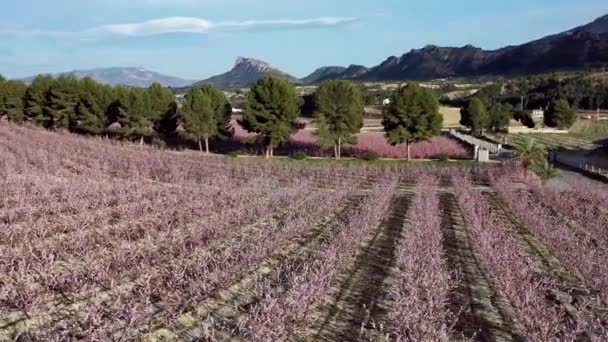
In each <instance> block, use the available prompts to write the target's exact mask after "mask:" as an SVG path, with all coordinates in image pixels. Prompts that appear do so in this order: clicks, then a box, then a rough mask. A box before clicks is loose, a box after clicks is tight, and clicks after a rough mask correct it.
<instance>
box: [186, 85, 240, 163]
mask: <svg viewBox="0 0 608 342" xmlns="http://www.w3.org/2000/svg"><path fill="white" fill-rule="evenodd" d="M231 113H232V108H231V107H230V104H229V103H228V100H227V99H226V96H225V95H224V93H223V92H222V91H221V90H219V89H218V88H216V87H214V86H210V85H208V86H204V87H202V88H194V89H192V90H191V91H190V92H189V93H188V94H187V95H186V104H185V105H184V123H185V127H186V131H187V132H188V133H189V134H190V135H191V136H193V137H194V138H195V139H196V140H197V142H198V145H199V149H200V150H201V151H202V143H201V141H202V140H204V141H205V151H206V153H207V154H209V139H210V138H215V137H222V136H225V135H227V134H229V125H230V115H231Z"/></svg>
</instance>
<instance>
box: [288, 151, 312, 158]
mask: <svg viewBox="0 0 608 342" xmlns="http://www.w3.org/2000/svg"><path fill="white" fill-rule="evenodd" d="M289 158H291V159H295V160H304V159H306V158H308V154H307V153H306V152H304V151H297V152H295V153H292V154H291V155H290V156H289Z"/></svg>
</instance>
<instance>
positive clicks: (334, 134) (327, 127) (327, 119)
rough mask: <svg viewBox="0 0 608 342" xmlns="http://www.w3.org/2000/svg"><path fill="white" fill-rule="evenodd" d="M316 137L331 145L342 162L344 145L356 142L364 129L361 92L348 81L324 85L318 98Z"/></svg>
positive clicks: (318, 92) (317, 93)
mask: <svg viewBox="0 0 608 342" xmlns="http://www.w3.org/2000/svg"><path fill="white" fill-rule="evenodd" d="M315 107H316V109H315V114H314V122H315V124H316V125H317V131H316V132H315V135H316V137H317V138H318V139H319V140H320V141H321V143H322V144H326V143H331V144H333V146H334V155H335V157H336V159H339V158H340V157H341V154H342V143H343V142H354V139H356V135H357V133H359V131H361V128H362V127H363V114H364V111H365V108H364V105H363V98H362V96H361V92H360V91H359V89H358V88H357V87H355V86H354V85H353V84H352V83H351V82H349V81H325V82H323V83H321V85H320V86H319V88H318V89H317V92H316V94H315Z"/></svg>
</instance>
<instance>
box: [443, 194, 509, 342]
mask: <svg viewBox="0 0 608 342" xmlns="http://www.w3.org/2000/svg"><path fill="white" fill-rule="evenodd" d="M440 208H441V213H442V215H443V218H442V228H443V232H444V248H445V254H446V256H447V258H448V266H449V267H450V269H454V270H460V273H461V274H460V276H461V279H460V282H459V284H458V286H457V287H456V289H455V291H454V293H452V295H451V302H450V307H451V310H452V312H453V314H454V315H456V316H457V317H458V318H457V321H456V324H455V326H454V330H455V331H454V335H455V337H456V336H462V335H464V336H465V337H466V338H474V340H478V341H515V340H519V337H518V336H516V335H515V334H514V329H513V321H512V319H511V317H512V316H511V314H510V313H509V312H508V309H507V305H505V303H503V302H502V300H501V299H500V298H499V297H498V295H497V293H496V291H495V290H494V289H493V285H492V283H491V281H490V279H489V278H488V277H487V273H486V272H487V271H486V270H484V269H483V268H482V266H481V263H480V260H479V257H478V256H477V255H476V253H475V251H474V250H473V248H472V247H471V242H470V237H469V233H468V231H467V228H466V226H465V222H464V218H463V216H462V213H461V211H460V209H459V207H458V204H457V202H456V198H455V196H454V194H453V193H450V192H444V193H441V194H440Z"/></svg>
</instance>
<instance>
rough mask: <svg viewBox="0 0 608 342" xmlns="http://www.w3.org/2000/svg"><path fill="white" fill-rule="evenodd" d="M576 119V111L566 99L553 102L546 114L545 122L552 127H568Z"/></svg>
mask: <svg viewBox="0 0 608 342" xmlns="http://www.w3.org/2000/svg"><path fill="white" fill-rule="evenodd" d="M575 121H576V112H575V111H574V110H573V109H572V108H571V107H570V104H569V103H568V101H566V100H556V101H553V102H552V103H551V105H550V106H549V110H548V111H547V113H546V115H545V123H546V124H547V125H548V126H550V127H558V128H561V129H566V128H570V127H572V125H574V122H575Z"/></svg>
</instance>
